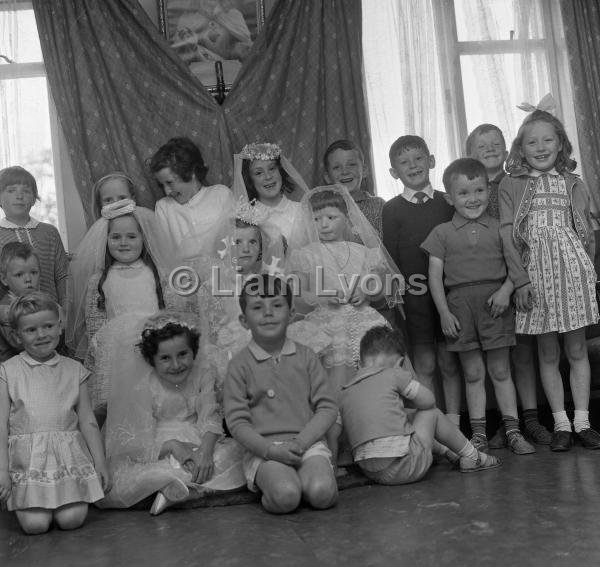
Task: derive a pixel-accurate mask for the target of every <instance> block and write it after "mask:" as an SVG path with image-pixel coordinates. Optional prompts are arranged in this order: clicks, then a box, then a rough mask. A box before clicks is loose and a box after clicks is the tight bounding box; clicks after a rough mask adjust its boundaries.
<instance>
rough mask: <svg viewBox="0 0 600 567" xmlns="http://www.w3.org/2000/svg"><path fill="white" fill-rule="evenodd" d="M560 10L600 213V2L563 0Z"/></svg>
mask: <svg viewBox="0 0 600 567" xmlns="http://www.w3.org/2000/svg"><path fill="white" fill-rule="evenodd" d="M560 7H561V13H562V18H563V23H564V34H565V41H566V44H567V52H568V55H569V63H570V67H571V76H572V80H573V85H575V88H574V89H573V98H574V103H575V119H576V121H577V131H578V135H579V150H580V153H581V160H580V161H581V163H580V166H581V169H582V173H583V178H584V180H585V181H586V184H587V185H588V187H589V189H590V193H591V195H592V199H593V200H594V205H595V207H594V210H595V211H600V137H599V136H598V124H599V123H600V59H599V54H600V34H599V30H600V1H599V0H561V4H560ZM596 214H597V213H596Z"/></svg>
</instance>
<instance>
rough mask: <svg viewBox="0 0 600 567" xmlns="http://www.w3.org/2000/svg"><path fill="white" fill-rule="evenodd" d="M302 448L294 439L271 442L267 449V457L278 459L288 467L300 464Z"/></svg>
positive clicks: (272, 459) (271, 459) (273, 459)
mask: <svg viewBox="0 0 600 567" xmlns="http://www.w3.org/2000/svg"><path fill="white" fill-rule="evenodd" d="M302 453H303V451H302V449H301V448H300V445H299V444H298V443H297V442H296V441H284V442H283V443H272V444H271V445H270V446H269V450H268V451H267V459H269V460H270V461H278V462H280V463H283V464H284V465H289V466H290V467H297V466H300V464H302Z"/></svg>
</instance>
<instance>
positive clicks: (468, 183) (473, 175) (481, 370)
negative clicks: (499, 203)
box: [422, 158, 535, 455]
mask: <svg viewBox="0 0 600 567" xmlns="http://www.w3.org/2000/svg"><path fill="white" fill-rule="evenodd" d="M443 183H444V187H445V188H446V191H447V192H448V195H449V196H450V199H451V200H452V203H453V204H454V209H455V213H454V216H453V218H452V221H451V222H447V223H444V224H441V225H439V226H437V227H435V228H434V229H433V230H432V231H431V234H430V235H429V236H428V237H427V238H426V240H425V242H423V244H422V248H423V250H425V252H427V253H428V254H429V287H430V289H431V294H432V296H433V300H434V302H435V305H436V307H437V310H438V313H439V316H440V323H441V326H442V331H443V333H444V335H445V336H446V341H447V348H448V350H449V351H454V352H457V353H458V355H459V357H460V361H461V364H462V369H463V374H464V377H465V382H466V390H465V392H466V398H467V408H468V410H469V420H470V422H471V430H472V433H473V436H472V438H471V442H472V443H473V445H474V446H475V447H476V448H477V449H479V450H482V451H484V452H485V451H486V450H487V448H488V442H487V434H486V421H485V410H486V394H485V375H486V369H487V372H488V373H489V375H490V378H491V379H492V384H493V387H494V392H495V394H496V401H497V402H498V407H499V408H500V411H501V412H502V421H503V423H504V427H505V429H506V436H507V439H508V445H509V447H510V449H511V450H512V451H513V453H515V454H517V455H526V454H529V453H534V452H535V448H534V447H533V445H531V444H530V443H528V442H527V441H526V440H525V439H524V437H523V435H522V434H521V431H520V429H519V419H518V414H517V395H516V391H515V386H514V384H513V381H512V377H511V370H510V347H512V346H514V344H515V342H516V341H515V332H514V331H515V317H514V312H513V310H512V307H511V294H512V291H513V288H514V286H513V284H512V282H511V280H510V279H509V278H508V276H507V268H506V262H505V259H504V252H503V247H502V240H501V238H500V223H499V221H498V220H496V219H494V218H492V217H490V215H489V214H488V213H487V206H488V196H489V186H488V179H487V174H486V170H485V166H484V165H483V164H482V163H481V162H479V161H478V160H475V159H472V158H462V159H458V160H456V161H453V162H452V163H451V164H450V165H449V166H448V167H447V168H446V170H445V171H444V176H443ZM446 290H448V294H447V295H446ZM484 353H485V355H484Z"/></svg>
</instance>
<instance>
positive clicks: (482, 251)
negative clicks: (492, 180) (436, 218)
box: [421, 213, 507, 288]
mask: <svg viewBox="0 0 600 567" xmlns="http://www.w3.org/2000/svg"><path fill="white" fill-rule="evenodd" d="M421 248H422V249H423V250H425V252H427V253H428V254H429V255H431V256H435V257H436V258H440V259H441V260H443V261H444V284H445V286H446V287H449V288H451V287H453V286H457V285H464V284H469V283H473V282H478V281H485V280H501V279H503V278H505V277H506V274H507V271H506V263H505V261H504V255H503V252H502V240H501V238H500V223H499V221H498V220H496V219H494V218H492V217H490V216H489V215H488V214H487V213H484V214H483V215H482V216H480V217H479V218H478V219H476V220H467V219H465V218H463V217H461V216H459V215H458V214H456V213H455V214H454V217H453V218H452V220H451V221H450V222H446V223H443V224H440V225H438V226H436V227H435V228H434V229H433V230H432V231H431V233H430V234H429V236H428V237H427V238H426V239H425V242H423V244H421Z"/></svg>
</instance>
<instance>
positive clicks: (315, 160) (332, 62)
mask: <svg viewBox="0 0 600 567" xmlns="http://www.w3.org/2000/svg"><path fill="white" fill-rule="evenodd" d="M361 36H362V27H361V4H360V0H321V1H314V0H310V1H305V2H299V1H297V0H279V2H277V4H276V5H275V7H274V8H273V11H272V13H271V15H270V17H269V20H268V22H267V24H266V26H265V29H264V31H263V32H262V33H261V36H260V37H259V38H258V39H257V41H256V42H255V44H254V48H253V52H252V55H251V56H250V58H249V60H248V61H247V63H245V64H244V66H243V67H242V69H241V71H240V73H239V75H238V77H237V80H236V83H235V84H234V86H233V89H232V92H231V93H230V94H229V95H228V97H227V99H226V100H225V103H224V104H223V108H224V112H225V116H226V119H227V125H228V129H229V133H230V136H231V141H232V144H233V147H234V149H236V151H237V150H239V149H241V147H242V145H243V144H244V143H246V141H248V140H252V141H253V140H262V141H267V140H273V141H275V142H277V143H279V144H280V145H281V146H282V148H283V150H284V153H286V155H288V156H289V157H290V158H291V161H292V162H293V163H294V165H295V166H296V168H297V169H298V170H299V171H300V173H301V174H302V175H303V176H304V179H305V181H306V182H307V184H308V185H309V186H315V185H319V184H322V183H324V181H323V167H322V156H323V154H324V152H325V150H326V148H327V146H328V145H329V144H330V143H331V142H334V141H335V140H338V139H340V138H348V139H350V140H353V141H355V142H356V143H358V144H359V145H360V147H361V148H363V150H364V153H365V157H366V159H367V160H368V159H369V157H368V154H369V149H370V145H371V140H370V134H369V129H368V121H367V116H366V106H365V105H366V103H365V99H364V95H363V85H362V45H361ZM367 165H369V164H367Z"/></svg>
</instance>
